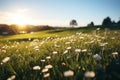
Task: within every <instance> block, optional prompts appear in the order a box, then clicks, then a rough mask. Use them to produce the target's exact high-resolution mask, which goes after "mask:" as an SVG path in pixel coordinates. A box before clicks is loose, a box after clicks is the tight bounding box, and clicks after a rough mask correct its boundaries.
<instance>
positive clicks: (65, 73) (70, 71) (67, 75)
mask: <svg viewBox="0 0 120 80" xmlns="http://www.w3.org/2000/svg"><path fill="white" fill-rule="evenodd" d="M73 75H74V72H73V71H72V70H68V71H65V72H64V76H65V77H70V76H73Z"/></svg>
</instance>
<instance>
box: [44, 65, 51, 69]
mask: <svg viewBox="0 0 120 80" xmlns="http://www.w3.org/2000/svg"><path fill="white" fill-rule="evenodd" d="M45 68H47V69H51V68H53V66H52V65H46V66H45Z"/></svg>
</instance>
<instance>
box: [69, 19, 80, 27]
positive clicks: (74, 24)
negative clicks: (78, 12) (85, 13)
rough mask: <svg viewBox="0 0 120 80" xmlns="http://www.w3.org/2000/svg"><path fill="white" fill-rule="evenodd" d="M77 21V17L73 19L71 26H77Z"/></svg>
mask: <svg viewBox="0 0 120 80" xmlns="http://www.w3.org/2000/svg"><path fill="white" fill-rule="evenodd" d="M77 25H78V24H77V21H76V20H75V19H73V20H71V21H70V26H72V27H74V26H77Z"/></svg>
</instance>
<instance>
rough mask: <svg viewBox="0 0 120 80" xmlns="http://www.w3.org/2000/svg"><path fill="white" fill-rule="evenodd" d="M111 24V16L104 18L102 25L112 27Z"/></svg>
mask: <svg viewBox="0 0 120 80" xmlns="http://www.w3.org/2000/svg"><path fill="white" fill-rule="evenodd" d="M111 24H112V21H111V18H110V17H107V18H105V19H104V20H103V22H102V25H103V26H104V27H110V26H111Z"/></svg>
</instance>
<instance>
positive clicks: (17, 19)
mask: <svg viewBox="0 0 120 80" xmlns="http://www.w3.org/2000/svg"><path fill="white" fill-rule="evenodd" d="M11 22H12V23H13V24H17V25H20V26H22V25H27V24H31V23H32V21H31V19H29V18H27V17H26V16H24V15H20V14H14V15H12V19H11Z"/></svg>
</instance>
